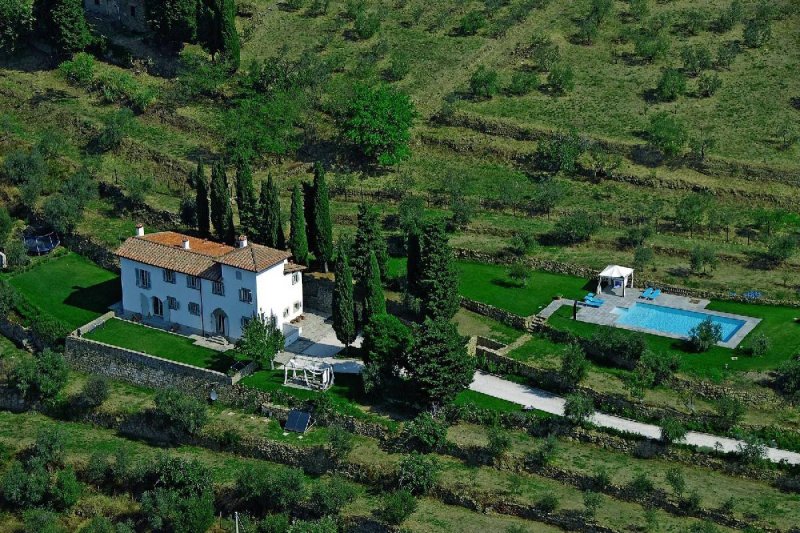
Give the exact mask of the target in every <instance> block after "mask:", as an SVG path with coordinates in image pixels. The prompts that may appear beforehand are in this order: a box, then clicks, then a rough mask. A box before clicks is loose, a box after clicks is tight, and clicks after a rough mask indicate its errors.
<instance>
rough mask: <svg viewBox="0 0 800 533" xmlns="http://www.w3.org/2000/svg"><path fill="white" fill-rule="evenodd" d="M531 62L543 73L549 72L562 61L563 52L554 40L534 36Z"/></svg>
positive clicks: (537, 35)
mask: <svg viewBox="0 0 800 533" xmlns="http://www.w3.org/2000/svg"><path fill="white" fill-rule="evenodd" d="M530 55H531V60H532V61H533V63H534V64H535V65H536V66H537V68H538V69H539V70H541V71H549V70H550V69H551V68H553V65H555V64H556V63H558V62H559V61H561V52H560V51H559V49H558V45H557V44H555V43H554V42H553V40H552V39H551V38H550V37H548V36H545V35H542V34H538V33H537V34H534V36H533V37H532V38H531V48H530Z"/></svg>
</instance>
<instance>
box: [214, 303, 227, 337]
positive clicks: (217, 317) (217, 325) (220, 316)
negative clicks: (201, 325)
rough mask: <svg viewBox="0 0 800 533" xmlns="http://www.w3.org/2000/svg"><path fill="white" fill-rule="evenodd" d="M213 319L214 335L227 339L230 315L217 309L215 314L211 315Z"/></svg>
mask: <svg viewBox="0 0 800 533" xmlns="http://www.w3.org/2000/svg"><path fill="white" fill-rule="evenodd" d="M211 318H213V319H214V333H215V334H217V335H222V336H223V337H227V336H228V315H226V314H225V311H223V310H222V309H219V308H217V309H215V310H214V312H213V313H211Z"/></svg>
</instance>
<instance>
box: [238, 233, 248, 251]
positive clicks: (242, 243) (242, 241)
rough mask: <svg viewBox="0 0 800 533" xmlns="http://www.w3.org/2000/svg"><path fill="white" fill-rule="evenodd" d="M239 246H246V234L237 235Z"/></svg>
mask: <svg viewBox="0 0 800 533" xmlns="http://www.w3.org/2000/svg"><path fill="white" fill-rule="evenodd" d="M239 248H247V235H239Z"/></svg>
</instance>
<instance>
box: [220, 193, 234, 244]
mask: <svg viewBox="0 0 800 533" xmlns="http://www.w3.org/2000/svg"><path fill="white" fill-rule="evenodd" d="M224 232H225V235H224V237H223V240H224V241H225V242H227V243H228V244H236V225H235V224H234V223H233V208H232V207H231V203H230V202H228V203H227V204H225V230H224Z"/></svg>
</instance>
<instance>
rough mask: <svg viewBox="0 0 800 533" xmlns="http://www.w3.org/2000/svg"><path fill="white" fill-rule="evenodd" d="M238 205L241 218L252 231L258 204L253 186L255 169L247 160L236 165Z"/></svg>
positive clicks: (244, 224)
mask: <svg viewBox="0 0 800 533" xmlns="http://www.w3.org/2000/svg"><path fill="white" fill-rule="evenodd" d="M236 206H237V207H238V208H239V220H240V221H241V223H242V225H243V226H244V227H246V228H248V231H250V230H251V229H252V228H253V224H254V222H255V215H256V209H257V207H258V206H257V203H256V191H255V188H254V187H253V171H252V170H251V169H250V163H248V162H247V161H240V162H239V163H238V164H237V165H236Z"/></svg>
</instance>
